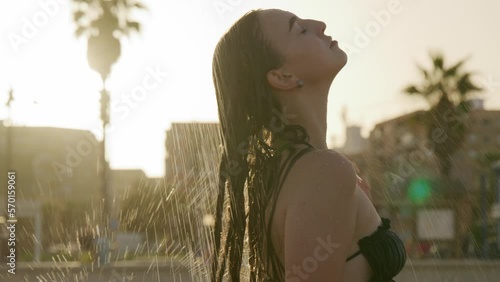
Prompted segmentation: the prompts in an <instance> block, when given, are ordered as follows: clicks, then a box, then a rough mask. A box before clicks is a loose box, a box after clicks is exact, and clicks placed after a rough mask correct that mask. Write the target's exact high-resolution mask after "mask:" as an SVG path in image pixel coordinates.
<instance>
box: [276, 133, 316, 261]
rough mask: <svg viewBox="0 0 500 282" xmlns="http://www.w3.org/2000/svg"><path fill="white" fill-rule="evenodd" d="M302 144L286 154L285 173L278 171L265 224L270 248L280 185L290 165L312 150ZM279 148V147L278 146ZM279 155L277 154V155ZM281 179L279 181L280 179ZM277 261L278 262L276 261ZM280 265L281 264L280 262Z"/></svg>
mask: <svg viewBox="0 0 500 282" xmlns="http://www.w3.org/2000/svg"><path fill="white" fill-rule="evenodd" d="M303 144H306V145H307V147H306V148H303V149H301V150H300V151H298V152H296V151H293V152H291V155H289V156H288V158H287V160H286V161H285V164H286V165H285V167H286V169H285V173H284V174H283V177H282V172H283V170H281V171H280V173H279V174H278V181H277V183H278V185H277V187H276V188H277V190H276V191H275V194H274V201H272V205H273V207H272V209H271V214H270V217H269V222H268V226H267V231H268V234H267V235H268V236H267V238H268V239H267V241H268V244H269V245H268V246H270V247H271V248H274V246H273V243H272V240H271V225H272V222H273V218H274V211H275V209H276V202H277V198H278V195H279V193H280V191H281V186H282V185H283V183H284V181H285V179H286V176H287V174H288V172H289V171H290V169H291V168H292V165H293V164H294V163H295V162H296V161H297V160H298V159H299V158H300V157H301V156H302V155H304V154H305V153H307V152H310V151H313V150H314V147H313V146H311V145H310V144H309V143H307V142H306V143H303ZM286 147H288V148H290V149H292V148H291V146H290V145H289V144H287V145H286ZM280 149H281V148H280ZM294 153H296V154H295V155H293V154H294ZM277 156H279V155H277ZM277 161H280V159H279V158H278V159H277ZM280 180H281V181H280ZM277 263H279V262H277ZM280 266H281V264H280ZM281 267H282V266H281Z"/></svg>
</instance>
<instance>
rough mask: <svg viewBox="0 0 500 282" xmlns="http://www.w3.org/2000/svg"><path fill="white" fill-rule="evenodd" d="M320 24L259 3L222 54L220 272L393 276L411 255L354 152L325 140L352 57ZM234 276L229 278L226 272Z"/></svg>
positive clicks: (218, 75) (353, 279)
mask: <svg viewBox="0 0 500 282" xmlns="http://www.w3.org/2000/svg"><path fill="white" fill-rule="evenodd" d="M325 28H326V26H325V24H324V23H323V22H321V21H315V20H310V19H302V18H299V17H297V16H296V15H294V14H292V13H290V12H286V11H282V10H276V9H271V10H260V9H259V10H253V11H250V12H248V13H247V14H245V15H244V16H243V17H242V18H241V19H239V20H238V21H237V22H236V23H235V24H234V25H233V26H232V27H231V28H230V29H229V31H228V32H227V33H226V34H224V36H223V37H222V38H221V39H220V41H219V43H218V44H217V47H216V49H215V52H214V57H213V80H214V85H215V91H216V95H217V103H218V108H219V120H220V125H221V133H222V138H223V152H222V159H221V164H220V167H219V192H218V197H217V205H216V206H217V207H216V223H215V228H214V239H215V242H214V248H213V254H212V273H211V280H212V281H223V280H224V281H227V280H229V281H240V279H242V276H241V272H240V271H241V268H242V263H243V258H242V257H243V253H245V254H246V255H247V256H248V262H249V264H250V277H249V280H250V281H288V282H295V281H310V282H313V281H331V282H340V281H349V282H367V281H371V282H375V281H380V282H387V281H392V278H393V277H394V276H395V275H396V274H397V273H398V272H400V270H401V269H402V268H403V266H404V264H405V261H406V253H405V250H404V246H403V244H402V242H401V240H400V239H399V238H398V237H397V236H396V235H395V233H393V232H392V231H391V230H390V224H389V220H388V219H386V218H382V219H381V218H380V217H379V215H378V214H377V212H376V210H375V209H374V207H373V205H372V204H371V202H370V200H369V199H368V197H367V196H366V194H365V193H364V192H363V191H362V190H361V188H360V187H359V185H357V184H358V182H359V178H358V177H357V175H356V173H355V171H354V168H353V166H352V164H351V162H350V161H348V160H347V159H346V158H345V157H344V156H342V155H341V154H338V153H337V152H335V151H333V150H329V149H328V148H327V144H326V141H325V140H326V129H327V123H326V117H327V101H328V92H329V89H330V86H331V84H332V82H333V80H334V78H335V76H336V75H337V74H338V73H339V71H340V70H341V69H342V67H343V66H344V65H345V64H346V62H347V56H346V53H345V52H344V51H342V50H341V49H340V48H339V46H338V44H337V42H336V41H332V38H331V37H330V36H327V35H325V33H324V31H325ZM223 278H224V279H223Z"/></svg>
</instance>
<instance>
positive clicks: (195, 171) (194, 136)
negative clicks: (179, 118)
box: [165, 122, 222, 183]
mask: <svg viewBox="0 0 500 282" xmlns="http://www.w3.org/2000/svg"><path fill="white" fill-rule="evenodd" d="M221 142H222V141H221V136H220V133H219V123H197V122H194V123H172V126H171V128H170V129H169V130H168V131H167V132H166V138H165V149H166V154H165V155H166V157H165V179H168V180H172V181H174V182H176V183H182V182H183V181H190V180H193V179H197V178H198V179H200V177H202V176H203V178H205V177H214V178H215V177H216V176H215V175H216V173H218V170H219V167H218V166H219V159H220V153H221V151H220V145H221Z"/></svg>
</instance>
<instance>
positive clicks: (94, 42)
mask: <svg viewBox="0 0 500 282" xmlns="http://www.w3.org/2000/svg"><path fill="white" fill-rule="evenodd" d="M73 2H74V4H75V10H74V12H73V20H74V22H75V23H76V25H77V29H76V31H75V35H76V36H77V37H86V38H87V39H88V40H87V60H88V63H89V66H90V67H91V68H92V69H93V70H95V71H96V72H97V73H99V75H100V76H101V80H102V85H103V89H102V91H101V120H102V128H103V131H102V132H103V139H102V141H101V144H100V152H99V166H98V167H99V175H100V179H101V188H100V190H101V194H102V199H103V205H102V213H101V214H102V219H101V221H102V224H103V225H104V226H107V224H108V222H107V221H108V220H109V215H110V214H111V210H110V203H109V191H108V190H109V188H108V187H109V179H108V178H109V176H108V174H109V172H108V171H109V166H108V161H107V159H106V153H105V148H106V134H105V129H106V126H107V125H108V124H109V120H110V117H109V106H110V97H109V93H108V91H107V90H106V87H105V81H106V79H107V78H108V76H109V74H110V73H111V67H112V66H113V64H114V63H116V61H117V60H118V58H119V57H120V54H121V44H120V39H121V38H122V37H124V36H128V35H129V34H130V33H131V32H132V31H136V32H140V30H141V25H140V24H139V22H136V21H133V20H132V18H131V13H132V12H133V11H134V10H143V9H145V7H144V6H143V5H142V4H141V3H140V2H138V1H135V0H73Z"/></svg>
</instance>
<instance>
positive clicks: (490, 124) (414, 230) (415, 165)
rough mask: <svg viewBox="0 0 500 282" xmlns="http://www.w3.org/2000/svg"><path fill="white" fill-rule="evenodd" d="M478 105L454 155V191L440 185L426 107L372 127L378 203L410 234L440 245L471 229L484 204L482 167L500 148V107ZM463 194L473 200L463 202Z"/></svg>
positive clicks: (370, 163)
mask: <svg viewBox="0 0 500 282" xmlns="http://www.w3.org/2000/svg"><path fill="white" fill-rule="evenodd" d="M474 105H475V106H474V107H473V108H472V109H471V111H470V113H469V115H468V116H467V126H466V135H465V139H464V141H463V143H462V146H461V148H460V149H459V150H457V152H456V153H455V154H454V155H453V156H452V169H451V171H450V178H451V179H452V180H453V181H454V182H453V186H452V187H450V188H448V189H451V190H449V191H448V190H446V191H445V190H443V189H444V188H443V186H440V185H439V179H440V170H439V163H438V162H437V160H436V157H435V155H434V153H433V144H434V142H435V141H433V140H429V137H428V134H427V128H426V127H425V126H424V125H423V123H422V121H423V118H424V116H425V111H416V112H413V113H410V114H406V115H403V116H400V117H397V118H394V119H391V120H387V121H384V122H382V123H379V124H377V125H376V126H375V127H374V129H373V130H372V131H371V133H370V137H369V150H368V151H369V154H367V158H366V159H367V164H368V168H369V169H368V170H369V182H370V184H371V186H372V196H373V202H374V205H375V207H376V208H377V210H379V213H380V214H382V215H393V216H397V218H398V223H399V224H398V225H399V226H398V227H397V229H399V230H401V231H403V233H405V234H404V235H403V237H405V238H406V239H407V238H411V237H413V236H414V237H415V238H417V239H418V240H419V241H420V243H423V244H425V243H428V242H433V244H440V243H441V242H451V241H454V240H456V236H457V234H460V232H462V231H463V230H465V229H468V228H470V222H471V221H472V220H473V219H472V216H473V210H474V209H476V208H477V203H479V196H480V194H479V193H480V189H479V188H480V172H481V170H483V169H485V168H483V167H481V162H482V158H483V157H484V156H485V155H486V154H489V153H500V111H489V110H485V109H484V108H483V107H482V103H480V102H478V101H476V102H475V103H474ZM459 198H461V199H462V200H463V199H466V200H467V201H466V202H467V203H469V204H466V205H465V204H463V205H461V206H460V207H458V206H457V205H459V203H462V202H459V201H458V200H457V199H459ZM459 218H460V220H458V219H459ZM431 219H432V220H431ZM438 227H442V228H438ZM408 231H411V234H410V233H408ZM459 231H460V232H459ZM457 232H459V233H457ZM406 233H408V234H406ZM441 255H443V256H444V251H443V252H442V253H441Z"/></svg>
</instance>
